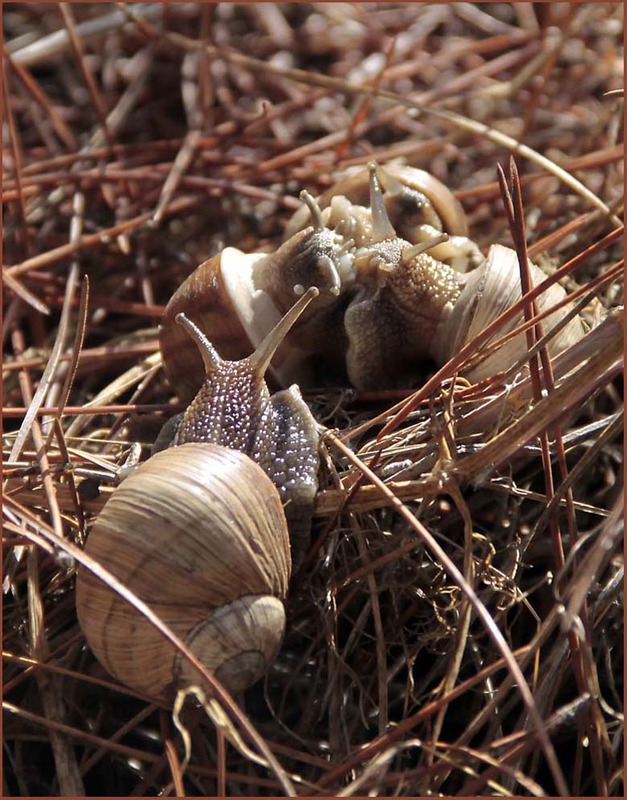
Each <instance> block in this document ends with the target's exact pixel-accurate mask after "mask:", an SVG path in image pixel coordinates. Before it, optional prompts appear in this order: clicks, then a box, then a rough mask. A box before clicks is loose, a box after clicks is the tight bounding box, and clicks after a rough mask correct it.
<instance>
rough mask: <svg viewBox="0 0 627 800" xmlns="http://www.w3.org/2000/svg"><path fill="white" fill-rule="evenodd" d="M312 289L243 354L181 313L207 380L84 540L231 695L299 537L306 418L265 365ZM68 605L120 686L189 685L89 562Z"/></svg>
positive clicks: (310, 483) (299, 555)
mask: <svg viewBox="0 0 627 800" xmlns="http://www.w3.org/2000/svg"><path fill="white" fill-rule="evenodd" d="M316 295H317V290H316V289H314V288H312V289H310V290H309V291H307V292H306V293H305V294H304V295H303V296H302V297H301V298H300V299H299V300H298V301H297V302H296V303H295V304H294V306H293V307H292V308H291V309H290V311H289V312H288V313H287V314H286V315H285V316H284V317H283V318H282V319H281V320H280V321H279V323H278V324H277V325H276V326H275V328H274V329H273V330H272V331H271V332H270V333H269V334H268V336H267V337H266V338H265V339H264V340H263V341H262V343H261V344H260V345H259V346H258V347H257V349H256V350H255V352H254V353H253V354H252V355H251V356H248V357H246V358H244V359H242V360H240V361H228V360H224V359H222V358H221V357H220V356H219V355H218V354H217V352H216V350H215V348H214V347H213V346H212V344H211V343H210V342H209V341H208V339H207V338H206V337H205V336H204V334H203V333H202V332H201V331H200V330H199V329H198V328H197V327H196V326H195V325H194V323H192V322H191V321H190V320H188V319H187V318H186V317H185V316H184V315H181V316H180V317H179V323H180V324H181V325H182V326H183V327H184V328H185V329H186V330H187V331H188V333H189V334H191V336H192V337H193V338H194V339H195V340H196V343H197V345H198V347H199V348H200V350H201V352H202V358H203V360H204V363H205V367H206V378H205V382H204V384H203V386H202V388H201V389H200V391H199V392H198V394H197V396H196V398H195V399H194V400H193V401H192V402H191V403H190V405H189V406H188V408H187V409H186V411H184V412H183V414H181V415H179V417H177V418H174V420H171V421H170V422H169V423H166V426H164V430H163V431H162V434H160V436H159V437H158V440H157V442H156V443H155V447H154V448H153V455H152V456H151V457H150V458H149V459H148V460H147V461H145V462H144V463H143V464H142V465H140V466H139V467H138V468H137V469H136V471H135V472H133V473H132V474H131V475H130V476H129V477H127V478H126V479H125V480H123V481H122V483H121V484H120V486H119V487H118V488H117V489H116V490H115V492H114V493H113V494H112V496H111V498H110V499H109V500H108V502H107V503H106V504H105V507H104V508H103V510H102V512H101V513H100V515H99V517H98V519H97V521H96V523H95V525H94V527H93V529H92V531H91V532H90V535H89V537H88V540H87V544H86V552H87V553H88V554H89V555H90V556H91V557H92V558H94V559H95V560H96V561H98V562H99V563H101V564H102V565H104V566H105V567H106V568H108V569H109V570H110V571H111V572H112V573H113V574H114V575H115V576H116V577H117V578H118V579H119V580H121V581H122V582H123V583H125V585H127V586H129V588H130V589H131V590H132V591H134V592H135V594H137V595H138V596H139V597H140V598H141V599H142V600H144V601H145V602H146V603H148V605H150V606H151V607H152V608H153V610H154V611H155V612H157V613H158V614H159V616H161V618H162V619H163V620H164V622H166V623H167V624H168V625H169V626H170V627H171V628H172V629H173V630H174V632H175V633H177V634H178V635H179V637H180V638H182V639H183V640H184V641H185V642H186V644H187V646H188V647H189V648H190V649H191V650H192V651H193V652H194V653H195V654H196V655H197V656H198V657H199V658H200V660H201V661H202V662H203V663H204V664H205V665H206V666H207V667H208V668H209V669H210V670H211V671H212V672H213V673H214V674H215V675H216V676H217V677H218V679H219V680H220V681H221V682H222V683H223V684H224V685H225V686H226V687H227V689H229V690H230V691H232V692H241V691H243V690H244V689H246V688H248V687H249V686H250V685H252V684H253V683H254V682H255V681H256V680H258V679H259V678H260V677H261V676H262V675H263V674H264V672H265V670H266V668H267V666H268V664H269V663H270V662H271V661H272V659H273V657H274V656H275V654H276V652H277V650H278V648H279V646H280V644H281V641H282V637H283V632H284V628H285V612H284V608H283V602H282V601H283V599H284V597H285V595H286V593H287V589H288V584H289V580H290V574H291V569H292V563H293V564H294V565H295V566H298V565H299V564H300V563H301V562H302V560H303V557H304V554H305V552H306V551H307V548H308V544H309V533H310V527H311V516H312V511H313V501H314V498H315V494H316V490H317V473H318V465H319V456H318V438H319V437H318V432H317V427H316V423H315V420H314V418H313V416H312V414H311V412H310V411H309V409H308V407H307V406H306V404H305V403H304V401H303V399H302V397H301V395H300V392H299V390H298V388H297V387H296V386H292V387H291V388H290V389H286V390H282V391H279V392H276V393H275V394H273V395H270V392H269V390H268V387H267V385H266V382H265V379H264V375H265V372H266V369H267V367H268V364H269V363H270V359H271V358H272V356H273V354H274V352H275V351H276V349H277V347H278V346H279V344H280V343H281V341H282V340H283V338H284V337H285V334H286V333H287V331H288V330H289V328H290V327H291V326H292V325H293V324H294V323H295V322H296V321H297V319H298V317H299V316H300V315H302V314H303V312H304V311H305V310H306V308H307V306H308V305H309V303H310V302H311V301H312V299H313V298H314V297H315V296H316ZM77 613H78V619H79V623H80V625H81V628H82V630H83V632H84V634H85V637H86V640H87V642H88V644H89V645H90V647H91V649H92V651H93V652H94V653H95V655H96V656H97V658H98V659H99V661H100V662H101V664H102V665H103V666H104V667H105V668H106V669H107V670H108V671H109V672H110V673H111V674H112V675H114V676H115V677H116V678H118V679H119V680H120V681H122V682H123V683H125V684H126V685H128V686H130V687H132V688H134V689H136V690H139V691H141V692H143V693H145V694H148V695H150V696H154V697H164V698H168V697H171V695H172V692H173V691H174V690H175V689H176V688H178V687H180V686H182V685H185V684H186V683H194V682H197V675H196V674H195V672H194V671H193V670H192V669H191V668H190V667H189V666H188V665H187V662H186V661H185V659H183V658H181V657H180V655H179V654H178V653H177V652H176V651H175V649H174V648H173V647H172V645H171V644H170V643H169V642H168V641H166V640H165V639H164V638H163V637H162V636H161V635H160V634H159V633H158V632H157V630H156V629H155V628H154V627H153V626H152V625H151V624H150V623H149V622H147V621H146V620H145V619H144V618H143V617H142V616H141V615H140V614H139V613H138V612H136V611H135V609H134V608H132V607H131V606H130V605H128V604H127V603H126V601H125V600H123V599H122V598H121V597H120V596H119V595H117V594H116V593H115V592H113V591H111V590H110V589H109V587H108V586H106V585H105V584H104V583H103V582H102V581H100V580H99V579H97V578H96V577H94V575H93V574H92V573H91V572H89V571H88V570H86V569H79V572H78V578H77Z"/></svg>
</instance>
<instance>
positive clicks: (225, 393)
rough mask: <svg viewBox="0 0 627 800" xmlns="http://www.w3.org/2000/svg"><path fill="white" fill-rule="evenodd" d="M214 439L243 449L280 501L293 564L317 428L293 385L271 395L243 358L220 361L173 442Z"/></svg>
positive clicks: (312, 475) (314, 463) (308, 507)
mask: <svg viewBox="0 0 627 800" xmlns="http://www.w3.org/2000/svg"><path fill="white" fill-rule="evenodd" d="M186 442H215V443H217V442H219V443H220V444H222V445H224V446H226V447H230V448H233V449H234V450H239V451H241V452H242V453H245V454H246V455H248V456H249V457H250V458H251V459H252V460H253V461H254V462H255V463H257V464H259V466H260V467H261V468H262V469H263V471H264V472H265V473H266V475H267V476H268V477H269V478H270V480H271V481H272V483H273V484H274V485H275V486H276V488H277V490H278V492H279V496H280V497H281V500H282V501H283V504H284V506H285V516H286V519H287V524H288V528H289V531H290V537H291V541H292V552H293V561H294V565H295V568H298V567H299V566H300V564H301V563H302V560H303V559H304V557H305V555H306V552H307V549H308V546H309V538H310V530H311V517H312V514H313V502H314V498H315V495H316V491H317V488H318V479H317V476H318V466H319V456H318V433H317V430H316V423H315V420H314V418H313V416H312V415H311V412H310V411H309V408H308V407H307V405H306V404H305V402H304V400H303V399H302V397H301V395H300V392H299V390H298V388H297V387H296V386H292V387H291V388H290V389H284V390H282V391H280V392H276V393H275V394H274V395H272V396H271V395H270V392H269V391H268V387H267V385H266V383H265V380H264V378H263V375H259V374H258V372H257V371H256V370H255V369H254V368H252V367H251V366H250V365H249V363H247V362H246V360H244V361H240V362H230V361H221V362H220V363H219V365H218V366H217V367H216V369H215V370H213V371H212V372H210V373H209V374H208V375H207V377H206V379H205V383H204V384H203V386H202V388H201V389H200V391H199V392H198V394H197V395H196V397H195V398H194V400H192V402H191V403H190V405H189V406H188V408H187V410H186V411H185V412H184V414H183V416H182V418H181V420H180V422H179V424H178V429H177V431H176V434H175V436H174V438H173V442H172V444H173V445H181V444H184V443H186Z"/></svg>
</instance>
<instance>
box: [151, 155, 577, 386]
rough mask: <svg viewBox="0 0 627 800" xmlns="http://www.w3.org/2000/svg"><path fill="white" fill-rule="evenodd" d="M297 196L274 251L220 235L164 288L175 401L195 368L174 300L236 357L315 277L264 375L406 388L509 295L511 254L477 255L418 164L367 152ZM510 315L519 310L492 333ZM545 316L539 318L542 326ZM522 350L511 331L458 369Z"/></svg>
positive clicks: (494, 363) (447, 196)
mask: <svg viewBox="0 0 627 800" xmlns="http://www.w3.org/2000/svg"><path fill="white" fill-rule="evenodd" d="M382 187H383V188H385V192H383V190H382ZM301 196H302V197H303V199H304V200H305V202H306V206H307V208H306V209H301V210H299V211H298V212H296V214H295V215H294V217H293V219H292V220H291V222H290V223H289V225H288V229H287V231H288V238H287V239H286V241H285V242H284V243H283V244H282V245H281V247H279V248H278V249H277V250H276V251H275V252H273V253H270V254H264V253H253V254H244V253H242V252H240V251H239V250H237V249H236V248H232V247H228V248H226V249H225V250H223V251H222V252H221V253H220V254H218V255H217V256H215V257H214V258H211V259H209V260H208V261H206V262H204V263H203V264H201V265H200V266H199V267H198V268H197V269H196V270H195V272H193V273H192V274H191V275H190V276H189V278H188V279H187V280H186V281H185V282H184V283H183V284H182V285H181V286H180V287H179V289H178V291H177V292H176V293H175V294H174V296H173V297H172V299H171V300H170V303H169V304H168V306H167V308H166V312H165V315H164V319H163V324H162V327H161V333H160V344H161V349H162V353H163V363H164V369H165V371H166V374H167V376H168V378H169V379H170V382H171V384H172V386H174V387H175V389H176V391H177V393H178V394H179V396H180V397H181V399H183V400H189V399H191V397H193V395H194V394H195V392H196V391H197V390H198V388H199V385H200V378H199V377H197V376H200V375H202V365H201V364H200V361H199V358H198V354H197V352H196V350H195V348H193V346H192V343H191V342H190V341H189V340H187V339H186V337H185V335H184V332H183V331H181V330H179V329H178V326H177V325H176V323H175V318H176V315H177V314H178V313H179V312H181V311H183V312H185V313H186V314H187V315H188V316H189V317H190V318H191V319H193V320H194V321H195V322H196V324H197V325H198V326H199V327H200V328H201V329H202V330H203V331H204V332H205V333H206V335H207V336H208V337H209V338H210V339H211V341H212V342H213V343H214V345H215V346H216V348H217V349H218V351H219V352H220V353H221V354H222V355H223V356H224V357H225V358H241V357H243V356H245V355H247V354H248V353H249V352H250V351H251V349H253V348H254V347H255V346H256V345H257V344H258V343H259V341H260V340H261V339H262V338H263V337H264V336H265V335H266V333H267V331H268V330H270V328H271V327H272V326H273V325H274V324H275V323H276V321H277V320H278V319H279V318H280V317H281V315H282V314H284V313H285V312H286V311H287V309H288V308H289V307H290V305H291V304H292V302H293V300H294V297H295V292H296V293H297V292H298V291H303V289H304V288H307V287H308V286H311V285H314V286H317V287H318V288H319V290H320V296H319V297H318V298H317V299H316V301H315V302H314V303H312V305H311V307H310V308H309V309H308V310H307V312H306V313H305V314H303V316H302V318H301V319H300V320H299V321H298V323H297V324H296V325H295V326H294V328H293V330H292V331H291V332H290V335H289V336H288V337H287V339H286V341H285V343H284V344H283V345H282V347H281V348H279V351H278V352H277V357H276V359H275V361H274V362H273V365H272V368H271V373H272V375H273V378H274V380H275V381H276V382H277V383H278V385H282V386H287V385H289V384H291V383H293V382H296V383H297V384H298V385H299V386H300V387H301V388H312V387H319V386H324V385H329V384H335V385H342V384H343V385H346V383H350V384H351V385H352V386H354V387H355V388H356V389H358V390H371V389H375V390H380V389H385V388H406V387H408V386H412V385H413V384H414V383H415V381H416V377H417V372H418V366H419V365H420V364H421V363H424V362H428V361H435V362H436V363H437V364H439V365H441V364H444V363H445V362H446V361H447V360H448V359H449V358H450V357H451V356H452V355H453V354H454V353H456V352H458V351H459V349H460V348H461V347H462V346H463V345H464V344H465V343H466V342H468V341H470V340H471V339H472V338H473V337H474V336H475V335H476V333H477V332H479V331H481V330H483V329H484V328H485V327H486V326H487V325H488V324H489V323H490V322H492V321H493V320H494V319H495V318H496V317H497V316H499V315H500V314H501V313H502V311H504V310H505V309H506V308H509V307H510V306H511V305H512V304H513V303H515V302H516V301H517V300H518V299H519V298H520V297H521V292H520V278H519V271H518V266H517V256H516V253H515V252H514V251H513V250H511V249H509V248H507V247H503V246H502V245H494V246H493V247H491V248H490V250H489V252H488V256H487V258H485V257H484V256H483V254H482V253H481V251H480V250H479V248H478V247H477V245H476V244H475V243H474V242H472V241H471V240H470V239H469V238H468V237H467V235H466V234H467V232H468V228H467V224H466V219H465V216H464V213H463V209H462V208H461V206H460V204H459V202H458V201H457V200H456V198H455V197H454V196H453V194H452V193H451V192H450V191H449V190H448V189H447V188H446V187H445V186H444V185H443V184H442V183H440V181H438V180H436V179H435V178H433V176H431V175H429V174H428V173H426V172H423V171H422V170H418V169H414V168H412V167H406V166H392V167H386V168H385V169H383V168H381V167H378V166H376V165H374V164H371V165H369V168H368V170H365V169H363V168H361V169H359V170H357V171H355V172H353V173H351V174H350V175H349V176H348V177H346V178H344V179H342V180H340V181H339V182H338V183H337V184H336V185H335V186H334V187H332V189H329V191H328V192H326V193H325V194H323V195H322V196H321V197H320V198H318V199H317V200H314V199H313V198H312V197H310V196H309V195H308V194H307V193H306V192H304V193H303V195H301ZM303 225H306V226H307V227H302V226H303ZM530 268H531V273H532V281H533V283H534V285H537V284H538V283H540V282H541V281H542V280H544V278H545V277H546V275H545V274H544V273H543V272H542V270H540V269H539V268H538V267H536V266H535V265H533V264H530ZM564 296H565V292H564V290H563V289H562V288H561V287H560V286H558V285H556V284H554V285H553V286H552V287H550V288H549V290H548V291H546V292H544V293H543V294H542V295H541V297H540V298H539V306H540V310H541V311H543V310H545V309H547V308H549V307H550V306H552V305H555V304H556V303H557V302H558V301H561V300H562V299H563V298H564ZM564 314H565V311H563V310H562V311H560V312H559V313H558V314H557V317H559V318H560V319H561V318H562V317H563V316H564ZM521 321H522V314H521V315H520V316H519V317H517V318H514V319H513V320H511V322H510V324H509V326H507V327H506V328H503V329H501V331H500V332H499V334H498V335H499V336H500V335H502V334H504V333H507V332H508V331H509V330H511V329H513V328H515V327H517V326H518V325H519V324H520V323H521ZM556 321H557V319H556V317H553V316H551V317H549V318H548V320H547V322H546V323H545V330H548V329H549V328H550V327H552V325H553V324H555V322H556ZM583 334H584V328H583V325H582V322H581V319H580V318H579V317H576V318H575V319H573V320H572V321H571V322H570V323H569V324H568V325H567V326H566V327H565V328H564V329H563V330H562V332H561V333H560V334H559V336H558V337H555V338H554V339H553V340H551V342H550V344H549V348H550V351H551V353H552V355H556V354H557V353H558V352H561V351H562V350H563V349H565V348H566V347H567V346H568V345H569V344H570V343H572V342H574V341H576V340H577V339H579V338H581V336H583ZM495 338H497V337H495ZM526 349H527V345H526V338H525V335H524V334H520V335H518V336H516V337H514V338H513V339H512V340H511V341H510V343H509V344H508V346H507V347H506V348H501V349H499V351H498V352H497V353H496V354H495V355H494V356H492V357H491V358H490V359H487V360H484V361H483V362H481V363H480V364H478V365H477V367H475V368H473V369H472V371H471V372H467V373H464V374H466V377H468V378H469V379H470V380H474V381H476V380H480V379H482V378H484V377H487V376H488V375H493V374H495V373H496V372H499V371H500V370H502V369H504V368H506V367H508V366H509V365H511V364H512V363H514V362H515V361H517V360H518V359H519V358H523V357H524V355H525V353H526Z"/></svg>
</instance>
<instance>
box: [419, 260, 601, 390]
mask: <svg viewBox="0 0 627 800" xmlns="http://www.w3.org/2000/svg"><path fill="white" fill-rule="evenodd" d="M529 268H530V273H531V284H532V286H534V287H535V286H538V284H540V283H541V282H542V281H543V280H546V277H547V276H546V274H545V273H544V272H543V271H542V270H541V269H540V268H539V267H537V266H536V265H535V264H532V263H531V262H529ZM521 297H522V292H521V286H520V276H519V267H518V255H517V254H516V252H515V251H514V250H512V249H511V248H509V247H504V246H503V245H500V244H495V245H492V247H491V248H490V250H489V252H488V257H487V259H486V261H485V264H483V265H482V266H481V267H480V268H479V269H477V270H474V271H473V272H470V273H468V274H467V275H466V276H464V279H463V289H462V291H461V294H460V296H459V298H458V299H457V301H456V302H455V304H454V306H453V308H451V309H447V313H445V314H444V316H443V319H442V321H441V322H440V324H439V325H438V327H437V329H436V333H435V336H434V337H433V341H432V347H431V354H432V356H433V357H434V359H435V360H436V362H437V363H439V364H445V363H446V362H447V361H448V360H449V358H451V356H453V355H454V354H455V353H457V352H459V350H461V348H462V347H463V346H464V345H465V344H467V343H468V342H470V341H472V339H474V338H475V336H477V335H478V334H479V333H481V331H482V330H483V329H484V328H486V327H487V325H488V324H489V323H491V322H492V321H493V320H495V319H496V318H497V317H498V316H499V315H500V314H502V313H503V312H504V311H505V310H506V309H508V308H511V306H513V305H514V304H515V303H517V302H518V300H520V298H521ZM565 297H566V291H565V290H564V289H563V288H562V287H561V286H560V285H559V284H556V283H554V284H552V285H551V286H549V287H548V289H547V290H546V291H544V292H542V294H540V295H539V297H538V298H537V299H536V305H537V308H538V312H539V313H543V312H545V311H548V310H549V309H550V308H552V307H553V306H555V305H557V304H558V303H560V302H561V301H562V300H563V299H564V298H565ZM571 307H572V306H570V305H566V306H564V307H562V308H560V309H559V310H558V311H556V312H554V313H553V314H549V315H548V316H547V317H546V318H545V319H544V320H543V321H542V325H543V329H544V332H545V333H547V332H548V331H550V329H551V328H553V327H554V326H555V325H556V324H557V323H558V322H559V321H560V320H561V319H562V318H563V317H564V316H565V315H566V314H567V313H568V311H569V310H570V308H571ZM523 321H524V315H523V313H522V312H521V313H520V314H519V315H518V316H516V317H514V318H513V319H511V320H510V321H509V322H507V323H505V325H503V326H501V328H499V330H498V331H497V333H496V334H495V335H494V337H492V340H496V339H498V338H500V337H501V336H503V335H504V334H506V333H508V332H509V331H511V330H513V329H514V328H516V327H518V326H519V325H521V324H522V322H523ZM585 333H586V328H585V326H584V323H583V320H582V319H581V317H579V316H575V317H574V318H573V319H572V320H570V322H568V324H567V325H565V326H564V328H562V330H561V331H559V332H558V333H557V334H556V335H555V336H554V337H553V338H552V339H550V340H549V342H548V350H549V353H550V354H551V355H552V356H556V355H558V354H559V353H561V352H563V351H564V350H566V349H567V348H568V347H570V346H571V345H572V344H574V343H575V342H577V341H579V340H580V339H581V338H583V336H584V335H585ZM487 344H488V345H489V344H490V342H489V341H488V342H487ZM526 352H527V339H526V335H525V334H524V333H519V334H518V335H517V336H514V337H513V338H512V339H510V340H509V341H507V342H505V343H504V344H503V345H501V346H500V347H499V348H498V350H496V351H495V352H494V353H493V354H492V355H489V356H487V357H486V358H484V359H482V360H481V361H480V362H478V363H476V365H474V366H472V367H471V368H470V369H468V370H466V371H465V372H464V373H463V374H465V375H466V377H468V378H469V380H472V381H473V382H477V381H481V380H484V379H485V378H489V377H490V376H491V375H495V374H496V373H497V372H500V371H501V370H505V369H507V368H508V367H509V366H511V365H512V364H515V363H516V362H517V361H518V360H519V359H521V358H524V356H525V354H526Z"/></svg>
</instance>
